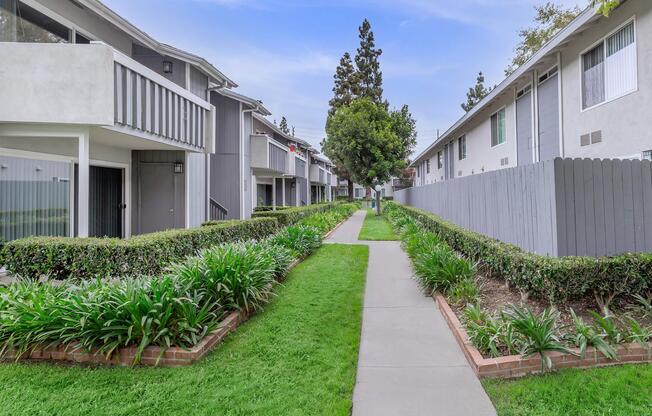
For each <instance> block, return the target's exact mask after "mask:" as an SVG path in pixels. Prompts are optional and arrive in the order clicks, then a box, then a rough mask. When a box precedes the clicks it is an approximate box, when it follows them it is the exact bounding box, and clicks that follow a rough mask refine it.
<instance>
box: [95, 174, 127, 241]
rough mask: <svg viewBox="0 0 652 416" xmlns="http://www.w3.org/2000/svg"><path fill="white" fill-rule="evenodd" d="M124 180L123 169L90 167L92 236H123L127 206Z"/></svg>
mask: <svg viewBox="0 0 652 416" xmlns="http://www.w3.org/2000/svg"><path fill="white" fill-rule="evenodd" d="M122 182H123V170H122V169H115V168H105V167H100V166H91V167H90V177H89V198H90V200H89V201H88V209H89V213H88V214H89V219H88V220H89V224H88V233H89V235H90V236H91V237H116V238H120V237H122V236H123V233H122V223H123V217H124V210H125V208H126V207H125V205H124V202H123V190H122Z"/></svg>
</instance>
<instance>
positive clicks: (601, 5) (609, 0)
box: [591, 0, 622, 17]
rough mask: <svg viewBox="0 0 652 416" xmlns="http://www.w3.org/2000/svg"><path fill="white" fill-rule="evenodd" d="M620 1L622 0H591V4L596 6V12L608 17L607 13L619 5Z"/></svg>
mask: <svg viewBox="0 0 652 416" xmlns="http://www.w3.org/2000/svg"><path fill="white" fill-rule="evenodd" d="M621 2H622V0H591V6H593V7H596V6H597V8H598V12H599V13H602V14H603V15H605V16H607V17H608V16H609V13H611V11H612V10H613V9H615V8H616V7H618V6H620V3H621Z"/></svg>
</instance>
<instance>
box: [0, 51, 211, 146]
mask: <svg viewBox="0 0 652 416" xmlns="http://www.w3.org/2000/svg"><path fill="white" fill-rule="evenodd" d="M0 57H2V58H1V59H0V74H2V76H0V91H1V95H2V100H0V115H1V119H0V122H14V123H41V124H44V123H51V124H60V125H64V124H74V125H89V126H101V127H104V128H107V129H110V130H115V131H119V132H120V133H124V134H127V135H132V136H138V137H139V138H142V139H145V140H151V141H155V142H157V143H161V144H164V147H166V148H167V147H168V146H175V147H178V148H181V149H187V150H194V151H200V150H209V151H210V150H212V147H213V143H214V135H215V132H214V125H213V124H214V123H213V121H212V120H213V119H214V116H213V115H212V114H214V113H213V112H214V111H215V110H214V107H213V106H212V105H211V104H210V103H208V102H207V101H205V100H203V99H201V98H200V97H198V96H196V95H194V94H192V93H191V92H190V91H188V90H186V89H184V88H183V87H181V86H179V85H177V84H175V83H173V82H171V81H170V80H168V79H166V78H165V77H163V76H162V75H160V74H158V73H156V72H154V71H152V70H151V69H149V68H147V67H146V66H144V65H142V64H141V63H139V62H136V61H135V60H133V59H132V58H130V57H129V56H127V55H125V54H123V53H121V52H119V51H116V50H115V49H114V48H113V47H111V46H109V45H107V44H104V43H102V42H93V43H92V44H90V45H81V44H46V43H15V42H0ZM44 68H47V70H44ZM23 103H29V105H23Z"/></svg>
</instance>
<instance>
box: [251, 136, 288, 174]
mask: <svg viewBox="0 0 652 416" xmlns="http://www.w3.org/2000/svg"><path fill="white" fill-rule="evenodd" d="M289 153H290V149H288V148H287V147H285V146H283V145H281V144H280V143H278V142H276V141H275V140H273V139H272V138H271V137H269V136H267V135H266V134H252V135H251V167H252V168H253V169H256V170H258V174H262V175H272V176H274V175H278V176H281V175H287V174H288V173H289V172H290V168H289V159H290V156H289Z"/></svg>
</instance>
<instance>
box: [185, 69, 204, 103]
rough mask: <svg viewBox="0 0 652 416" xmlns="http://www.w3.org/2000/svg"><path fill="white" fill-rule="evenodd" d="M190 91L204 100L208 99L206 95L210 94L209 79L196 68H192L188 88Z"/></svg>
mask: <svg viewBox="0 0 652 416" xmlns="http://www.w3.org/2000/svg"><path fill="white" fill-rule="evenodd" d="M188 90H189V91H190V92H191V93H193V94H195V95H196V96H198V97H199V98H201V99H203V100H205V99H206V94H207V93H208V77H207V76H206V75H204V74H202V73H201V72H200V71H199V70H198V69H197V68H195V67H194V66H190V85H189V86H188Z"/></svg>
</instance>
